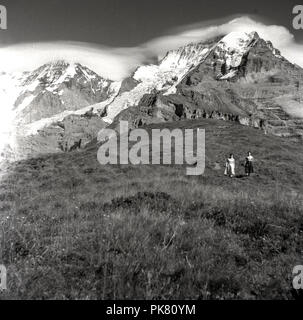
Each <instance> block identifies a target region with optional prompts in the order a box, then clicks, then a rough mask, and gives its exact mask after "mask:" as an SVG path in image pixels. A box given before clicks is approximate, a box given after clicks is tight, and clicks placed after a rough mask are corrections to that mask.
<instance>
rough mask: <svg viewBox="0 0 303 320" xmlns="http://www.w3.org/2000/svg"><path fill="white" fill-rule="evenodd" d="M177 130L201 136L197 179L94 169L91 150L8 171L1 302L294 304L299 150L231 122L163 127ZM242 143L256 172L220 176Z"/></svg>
mask: <svg viewBox="0 0 303 320" xmlns="http://www.w3.org/2000/svg"><path fill="white" fill-rule="evenodd" d="M176 125H177V126H178V127H180V126H181V127H184V128H191V127H197V126H199V127H201V128H205V129H206V158H207V159H206V160H207V163H206V172H205V174H204V175H203V176H199V177H191V176H186V175H185V168H184V167H182V166H173V165H172V166H162V165H159V166H149V165H145V166H131V165H129V166H128V165H123V166H119V165H117V166H113V165H112V166H111V165H108V166H101V165H100V164H99V163H98V162H97V160H96V153H97V148H96V146H95V145H91V146H90V147H89V148H87V149H86V150H83V151H80V152H72V153H69V154H60V155H48V156H43V157H40V158H37V159H30V160H27V161H22V162H19V163H15V164H14V165H10V167H9V168H8V169H7V173H6V175H5V176H3V177H2V181H1V184H0V232H1V238H0V263H2V264H5V265H6V267H7V269H8V290H7V291H6V292H2V293H0V298H2V299H293V298H296V297H298V293H296V292H294V291H293V290H292V269H293V267H294V266H295V265H297V264H302V248H303V237H302V232H303V209H302V195H301V191H302V187H303V168H302V163H303V150H302V146H301V145H299V144H297V143H294V142H289V141H288V140H285V139H281V138H277V137H273V136H269V135H268V136H265V135H263V134H262V132H261V131H258V130H255V129H252V128H247V127H243V126H240V125H235V124H232V123H228V122H221V121H216V120H203V121H184V122H179V123H177V124H176V123H174V124H173V123H171V124H165V127H172V128H173V127H176ZM153 127H155V125H154V126H150V127H149V128H150V129H151V128H153ZM163 127H164V125H163ZM248 148H249V149H250V150H251V151H252V153H253V155H254V157H255V158H256V160H257V161H256V166H255V167H256V174H255V175H254V176H251V177H249V178H241V177H240V176H239V177H238V178H233V179H230V178H227V177H224V176H223V171H224V170H223V165H224V159H225V156H226V155H227V154H229V153H231V152H233V153H234V154H235V156H236V159H239V157H240V156H243V155H245V154H246V152H247V151H248V150H247V149H248ZM237 164H238V166H237V169H238V174H240V173H242V171H243V167H241V166H239V162H238V163H237Z"/></svg>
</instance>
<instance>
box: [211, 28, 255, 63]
mask: <svg viewBox="0 0 303 320" xmlns="http://www.w3.org/2000/svg"><path fill="white" fill-rule="evenodd" d="M259 39H260V37H259V35H258V33H257V32H255V31H253V32H249V33H247V32H231V33H229V34H228V35H226V36H225V37H224V38H223V39H222V40H221V41H219V43H218V45H217V48H216V53H217V54H218V55H219V56H220V57H221V58H223V59H224V60H225V61H226V66H227V68H230V67H231V68H236V67H238V66H239V65H240V63H241V61H242V58H243V55H244V54H245V53H246V52H247V51H248V50H249V49H250V48H251V47H252V46H253V45H254V44H255V43H256V42H257V41H258V40H259Z"/></svg>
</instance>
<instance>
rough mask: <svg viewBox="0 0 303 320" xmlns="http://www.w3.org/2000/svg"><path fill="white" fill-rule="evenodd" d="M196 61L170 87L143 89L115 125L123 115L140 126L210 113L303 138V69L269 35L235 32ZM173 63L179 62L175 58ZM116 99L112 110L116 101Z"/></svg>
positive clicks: (200, 116) (111, 106) (203, 115)
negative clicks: (261, 36) (137, 98)
mask: <svg viewBox="0 0 303 320" xmlns="http://www.w3.org/2000/svg"><path fill="white" fill-rule="evenodd" d="M178 52H182V48H181V49H179V50H178ZM181 55H182V54H181ZM195 62H196V65H195V64H194V65H193V66H191V68H189V70H188V72H185V73H184V74H183V75H182V76H181V77H180V78H179V79H178V81H177V82H176V83H175V84H174V85H172V86H171V88H170V89H168V90H166V89H164V90H163V89H161V88H155V89H154V91H153V92H152V93H150V94H146V95H142V98H141V100H140V101H139V103H137V104H135V103H134V105H133V107H132V108H129V109H126V110H124V111H123V112H121V113H120V114H119V115H118V116H117V117H116V119H114V121H113V124H112V125H111V126H112V127H115V126H116V123H117V121H119V120H122V119H127V120H129V122H130V125H131V126H132V127H136V126H138V125H142V124H145V123H153V122H159V121H168V120H178V119H183V118H189V119H196V118H208V117H211V118H217V119H223V120H232V121H237V122H240V123H241V124H245V125H251V126H254V127H259V128H262V129H264V130H265V131H266V132H271V133H273V134H276V135H281V136H282V135H283V136H289V137H291V138H293V139H301V138H302V136H303V117H302V115H303V113H302V110H303V104H302V103H301V101H302V89H301V88H302V85H303V70H302V68H300V67H298V66H296V65H293V64H291V63H290V62H289V61H287V60H286V59H285V58H283V56H282V55H281V53H280V52H279V51H278V50H277V49H275V48H273V46H272V44H271V43H270V42H269V41H265V40H263V39H261V38H260V37H259V36H258V34H257V33H256V32H251V33H245V32H233V33H230V34H228V35H227V36H225V37H224V38H222V39H221V40H220V41H218V42H215V44H214V42H212V45H211V46H210V49H209V50H208V51H207V53H205V54H204V55H203V57H202V59H200V60H199V59H197V60H195ZM197 62H198V63H197ZM171 66H174V68H175V64H174V63H172V64H171ZM150 68H151V67H150ZM141 86H142V84H141ZM114 103H115V101H114ZM114 103H113V104H112V105H109V106H108V109H109V110H112V109H113V108H115V107H116V105H114ZM120 107H121V109H125V106H122V105H120ZM112 114H113V113H109V115H112Z"/></svg>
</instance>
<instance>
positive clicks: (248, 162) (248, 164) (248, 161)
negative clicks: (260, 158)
mask: <svg viewBox="0 0 303 320" xmlns="http://www.w3.org/2000/svg"><path fill="white" fill-rule="evenodd" d="M253 161H254V157H253V156H252V155H251V152H248V153H247V157H246V158H245V165H244V167H245V174H246V175H247V176H250V174H251V173H254V166H253Z"/></svg>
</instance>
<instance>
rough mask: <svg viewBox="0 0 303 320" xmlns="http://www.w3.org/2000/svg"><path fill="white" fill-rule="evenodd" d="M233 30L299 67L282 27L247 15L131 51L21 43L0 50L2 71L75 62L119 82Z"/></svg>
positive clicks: (296, 49) (183, 30) (301, 58)
mask: <svg viewBox="0 0 303 320" xmlns="http://www.w3.org/2000/svg"><path fill="white" fill-rule="evenodd" d="M233 31H257V32H258V34H259V35H260V36H261V37H262V38H264V39H265V40H270V41H272V43H273V45H274V46H275V47H276V48H277V49H279V50H280V51H281V52H282V55H284V56H285V57H286V58H287V59H289V60H290V61H291V62H293V63H296V64H298V65H300V66H302V67H303V54H302V53H303V45H302V44H299V43H296V41H295V38H294V36H293V34H292V33H291V32H290V31H289V30H288V29H287V28H285V27H283V26H279V25H273V24H266V23H264V22H260V21H257V20H256V19H253V18H251V17H248V16H242V17H237V18H225V19H220V20H213V21H208V22H207V21H206V22H204V23H203V24H195V25H190V26H184V27H180V28H178V29H175V30H172V31H170V33H169V34H168V35H163V36H161V37H158V38H155V39H152V40H150V41H148V42H146V43H143V44H141V45H140V46H137V47H132V48H112V47H105V46H98V45H93V44H90V43H82V42H42V43H25V44H18V45H12V46H8V47H4V48H0V61H2V65H4V66H5V67H4V69H6V70H12V71H16V70H19V71H21V70H22V71H25V70H27V71H29V70H33V69H35V68H36V67H39V66H41V65H42V64H43V63H47V62H49V61H52V60H58V59H61V60H62V59H63V60H66V61H68V62H79V63H81V64H83V65H86V66H87V67H89V68H91V69H92V70H94V71H95V72H97V73H99V74H100V75H102V76H104V77H106V78H110V79H114V80H119V79H122V78H124V77H126V76H128V75H129V74H130V73H131V72H132V71H133V70H134V69H135V68H136V67H137V66H138V65H140V64H143V63H150V62H151V61H152V58H154V57H158V58H161V57H163V55H164V54H165V53H166V52H167V51H168V50H171V49H176V48H178V47H180V46H183V45H186V44H188V43H191V42H199V41H204V40H207V39H210V38H212V37H215V36H220V35H222V36H223V35H225V34H228V33H230V32H233Z"/></svg>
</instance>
